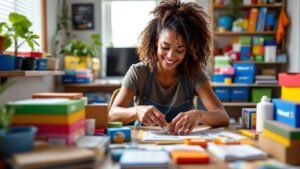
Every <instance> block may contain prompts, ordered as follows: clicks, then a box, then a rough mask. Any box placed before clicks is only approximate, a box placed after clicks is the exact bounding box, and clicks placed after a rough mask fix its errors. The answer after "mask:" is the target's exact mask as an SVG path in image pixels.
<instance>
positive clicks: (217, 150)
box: [208, 143, 268, 161]
mask: <svg viewBox="0 0 300 169" xmlns="http://www.w3.org/2000/svg"><path fill="white" fill-rule="evenodd" d="M208 150H209V151H210V152H211V153H213V154H214V155H215V156H217V157H219V158H220V159H222V160H224V161H234V160H260V159H266V158H267V156H268V155H267V153H266V152H264V151H262V150H260V149H257V148H255V147H252V146H250V145H246V144H240V145H216V144H213V143H212V144H209V145H208Z"/></svg>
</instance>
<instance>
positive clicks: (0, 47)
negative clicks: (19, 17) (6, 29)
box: [0, 36, 4, 54]
mask: <svg viewBox="0 0 300 169" xmlns="http://www.w3.org/2000/svg"><path fill="white" fill-rule="evenodd" d="M3 51H4V37H2V36H0V54H2V53H3Z"/></svg>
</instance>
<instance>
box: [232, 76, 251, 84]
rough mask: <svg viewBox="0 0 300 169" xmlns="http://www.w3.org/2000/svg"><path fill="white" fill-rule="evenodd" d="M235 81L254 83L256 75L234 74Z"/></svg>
mask: <svg viewBox="0 0 300 169" xmlns="http://www.w3.org/2000/svg"><path fill="white" fill-rule="evenodd" d="M233 81H234V83H246V84H253V81H254V75H252V74H248V75H235V76H234V80H233Z"/></svg>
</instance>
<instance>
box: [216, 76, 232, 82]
mask: <svg viewBox="0 0 300 169" xmlns="http://www.w3.org/2000/svg"><path fill="white" fill-rule="evenodd" d="M226 78H232V76H231V75H223V74H214V75H213V77H212V81H213V82H215V83H224V82H225V79H226Z"/></svg>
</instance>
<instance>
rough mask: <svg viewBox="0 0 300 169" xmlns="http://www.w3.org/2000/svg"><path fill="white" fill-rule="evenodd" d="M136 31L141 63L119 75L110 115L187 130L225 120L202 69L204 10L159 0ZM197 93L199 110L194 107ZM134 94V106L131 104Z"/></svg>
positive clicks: (205, 34) (205, 44) (206, 46)
mask: <svg viewBox="0 0 300 169" xmlns="http://www.w3.org/2000/svg"><path fill="white" fill-rule="evenodd" d="M151 14H153V16H154V17H153V18H152V19H151V20H150V21H149V22H148V24H147V26H146V27H145V29H144V30H143V31H142V33H141V35H140V45H139V47H138V54H139V58H140V60H141V62H140V63H137V64H133V65H132V66H131V67H130V69H129V70H128V72H127V74H126V75H125V77H124V79H123V81H122V87H121V89H120V92H119V93H118V95H117V96H116V98H115V100H114V102H113V103H112V107H111V109H110V111H109V119H110V121H122V122H123V123H125V124H127V123H130V122H133V121H134V122H135V124H136V125H141V124H142V125H147V126H153V125H158V126H160V127H162V128H163V127H164V126H166V125H167V124H168V123H169V125H168V126H169V131H168V132H169V133H172V134H179V135H181V134H189V133H190V132H191V131H192V130H193V128H195V127H196V126H197V125H198V124H199V123H202V124H206V125H209V126H213V127H216V126H221V125H228V124H229V117H228V115H227V113H226V111H225V109H224V107H223V106H222V104H221V102H220V100H219V99H218V98H217V97H216V96H215V94H214V92H213V90H212V88H211V86H210V83H209V81H208V78H207V76H206V75H205V73H204V68H205V67H206V64H207V60H208V57H209V54H210V48H209V45H210V41H211V37H210V32H209V30H208V23H207V21H208V16H207V15H206V13H205V12H204V11H203V9H202V8H201V7H200V6H199V5H197V4H196V3H192V2H187V3H183V2H181V1H180V0H162V1H160V4H159V5H158V6H156V7H155V8H154V9H153V10H152V12H151ZM194 96H198V97H199V98H200V99H201V100H202V103H203V104H204V106H205V109H206V110H205V111H204V110H198V109H195V108H194V107H193V98H194ZM133 98H135V105H136V106H134V107H130V103H131V100H132V99H133Z"/></svg>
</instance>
